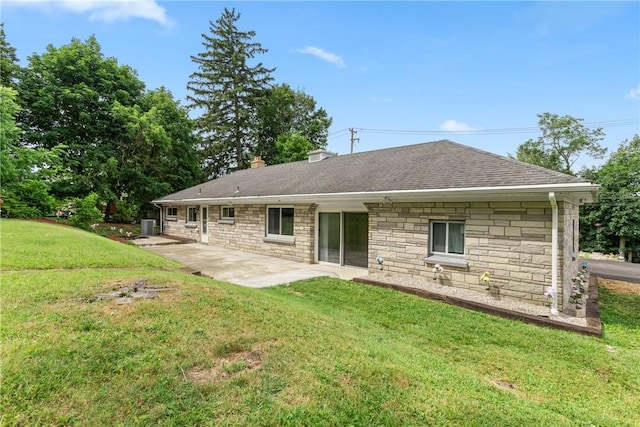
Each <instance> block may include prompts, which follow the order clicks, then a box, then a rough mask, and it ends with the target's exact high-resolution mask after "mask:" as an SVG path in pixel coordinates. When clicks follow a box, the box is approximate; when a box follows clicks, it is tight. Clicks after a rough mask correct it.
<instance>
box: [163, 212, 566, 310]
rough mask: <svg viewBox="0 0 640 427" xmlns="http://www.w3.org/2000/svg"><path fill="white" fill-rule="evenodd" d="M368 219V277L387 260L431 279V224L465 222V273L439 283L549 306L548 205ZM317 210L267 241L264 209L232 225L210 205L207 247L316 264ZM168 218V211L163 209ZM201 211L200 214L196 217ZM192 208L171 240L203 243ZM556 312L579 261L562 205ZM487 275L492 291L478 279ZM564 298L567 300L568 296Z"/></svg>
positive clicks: (171, 225)
mask: <svg viewBox="0 0 640 427" xmlns="http://www.w3.org/2000/svg"><path fill="white" fill-rule="evenodd" d="M365 205H366V207H367V209H368V212H369V248H368V259H369V270H370V271H375V272H378V271H379V265H378V264H377V263H376V261H375V259H376V257H378V256H381V257H382V258H384V267H383V268H384V271H385V272H386V273H387V274H389V275H396V276H405V277H416V278H432V277H433V266H434V264H433V263H431V262H429V261H425V258H426V257H427V256H429V255H430V254H429V229H430V221H432V220H446V221H464V223H465V249H464V260H465V261H466V263H467V266H466V267H456V266H447V265H446V263H441V264H442V266H443V267H444V271H443V273H442V274H440V275H439V277H438V278H437V280H439V282H440V283H441V284H443V285H445V286H454V287H461V288H467V289H472V290H476V291H480V292H491V293H492V294H494V295H496V296H497V297H499V296H509V297H513V298H518V299H522V300H526V301H527V302H529V303H534V304H540V305H542V304H545V303H546V302H547V300H546V298H545V297H544V291H545V289H546V287H548V286H551V235H552V223H551V222H552V217H551V204H550V203H549V202H538V201H519V202H518V201H516V202H424V203H422V202H420V203H419V202H414V203H366V204H365ZM316 208H317V205H315V204H297V205H294V236H293V239H291V238H287V237H285V238H283V239H280V238H276V239H270V238H266V237H265V235H266V231H265V224H266V220H267V218H266V212H267V206H266V205H236V206H234V210H235V218H234V219H233V220H224V219H220V206H219V205H218V206H215V205H212V206H209V221H208V223H209V228H208V243H209V244H211V245H215V246H220V247H226V248H231V249H238V250H242V251H246V252H251V253H257V254H263V255H272V256H277V257H280V258H284V259H289V260H293V261H299V262H304V263H313V262H314V259H315V257H314V251H315V246H316V242H315V227H316V222H315V217H316V215H315V213H316ZM165 212H166V208H165ZM198 212H200V211H198ZM186 215H187V207H185V206H180V207H178V215H177V218H176V219H175V220H167V219H166V216H165V218H164V221H163V227H164V232H165V233H166V234H169V235H175V236H179V237H186V238H191V239H194V240H196V241H200V223H199V222H198V223H193V224H188V223H186ZM558 233H559V236H558V237H559V239H558V245H559V254H558V280H559V283H558V308H559V309H562V307H563V306H566V305H567V298H568V297H567V296H566V295H568V289H570V286H571V278H572V277H574V276H575V274H576V272H577V270H578V268H579V265H578V264H579V262H578V260H577V254H578V235H579V233H578V205H577V204H574V203H572V202H571V201H566V200H559V201H558ZM484 272H489V275H490V278H491V285H492V286H491V289H490V290H487V284H486V283H484V282H482V281H481V280H480V276H481V275H482V274H483V273H484ZM563 295H564V296H563Z"/></svg>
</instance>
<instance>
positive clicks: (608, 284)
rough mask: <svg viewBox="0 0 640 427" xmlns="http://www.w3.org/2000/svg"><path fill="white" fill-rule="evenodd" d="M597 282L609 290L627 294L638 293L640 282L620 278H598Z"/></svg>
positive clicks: (639, 291) (639, 293)
mask: <svg viewBox="0 0 640 427" xmlns="http://www.w3.org/2000/svg"><path fill="white" fill-rule="evenodd" d="M598 284H599V285H600V286H602V287H605V288H607V289H609V290H610V291H613V292H617V293H620V294H627V295H640V284H637V283H629V282H623V281H621V280H613V279H603V278H598Z"/></svg>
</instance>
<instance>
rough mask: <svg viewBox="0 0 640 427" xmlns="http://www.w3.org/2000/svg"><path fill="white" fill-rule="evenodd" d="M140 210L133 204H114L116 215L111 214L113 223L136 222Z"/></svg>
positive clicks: (121, 202)
mask: <svg viewBox="0 0 640 427" xmlns="http://www.w3.org/2000/svg"><path fill="white" fill-rule="evenodd" d="M139 210H140V208H139V207H138V205H136V204H134V203H129V202H126V201H118V202H116V213H114V214H113V216H112V219H113V221H114V222H136V220H137V219H138V212H139Z"/></svg>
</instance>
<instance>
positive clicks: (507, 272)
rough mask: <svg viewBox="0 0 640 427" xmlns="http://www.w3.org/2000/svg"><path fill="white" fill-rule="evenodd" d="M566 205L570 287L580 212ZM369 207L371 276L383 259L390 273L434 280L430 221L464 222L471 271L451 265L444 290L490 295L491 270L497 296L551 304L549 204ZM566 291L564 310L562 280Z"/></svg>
mask: <svg viewBox="0 0 640 427" xmlns="http://www.w3.org/2000/svg"><path fill="white" fill-rule="evenodd" d="M558 205H559V209H558V218H559V253H560V255H559V260H558V265H559V270H558V277H559V280H562V279H563V278H564V279H565V283H566V280H567V277H568V276H570V273H568V272H567V274H564V272H563V269H562V266H563V257H567V256H570V252H569V251H571V248H570V247H568V246H569V243H570V242H571V241H570V240H569V241H567V239H569V238H570V237H568V235H567V233H563V231H564V229H566V228H568V227H569V226H570V225H572V224H574V222H573V221H577V218H578V217H577V207H576V206H574V205H569V204H565V203H563V202H559V203H558ZM565 205H566V206H567V208H565ZM367 207H368V209H369V232H370V235H371V239H370V241H369V269H370V270H371V271H373V269H377V268H378V266H377V265H376V263H375V258H376V257H377V256H381V257H383V258H384V269H385V270H386V271H387V272H388V273H389V274H391V275H402V276H410V277H420V278H425V277H426V278H432V277H433V266H434V264H432V263H428V262H425V257H427V256H428V255H429V224H430V221H431V220H447V221H464V223H465V260H466V262H467V263H468V266H467V267H466V268H464V267H453V266H446V265H444V264H443V265H442V266H443V267H444V272H443V273H442V274H441V275H440V276H439V278H438V280H439V281H440V282H441V283H442V284H443V285H447V286H455V287H461V288H467V289H472V290H477V291H481V292H488V291H487V285H486V283H484V282H482V281H481V280H480V276H481V275H482V273H484V272H485V271H487V272H489V274H490V278H491V284H492V289H491V292H492V293H494V294H495V295H496V296H500V295H504V296H509V297H514V298H518V299H523V300H526V301H527V302H529V303H534V304H540V305H542V304H545V303H546V302H547V301H546V298H545V297H544V290H545V288H546V287H547V286H550V285H551V227H552V226H551V205H550V203H549V202H468V203H446V202H444V203H392V204H384V203H375V204H367ZM565 209H566V214H565ZM574 239H577V236H575V237H574ZM576 246H577V244H576ZM569 259H570V258H569ZM558 288H559V289H558V291H559V295H558V300H559V305H560V306H561V305H562V301H563V297H562V295H561V293H562V284H561V283H559V286H558Z"/></svg>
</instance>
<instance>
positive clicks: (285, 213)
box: [267, 207, 293, 236]
mask: <svg viewBox="0 0 640 427" xmlns="http://www.w3.org/2000/svg"><path fill="white" fill-rule="evenodd" d="M267 236H293V207H268V208H267Z"/></svg>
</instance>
